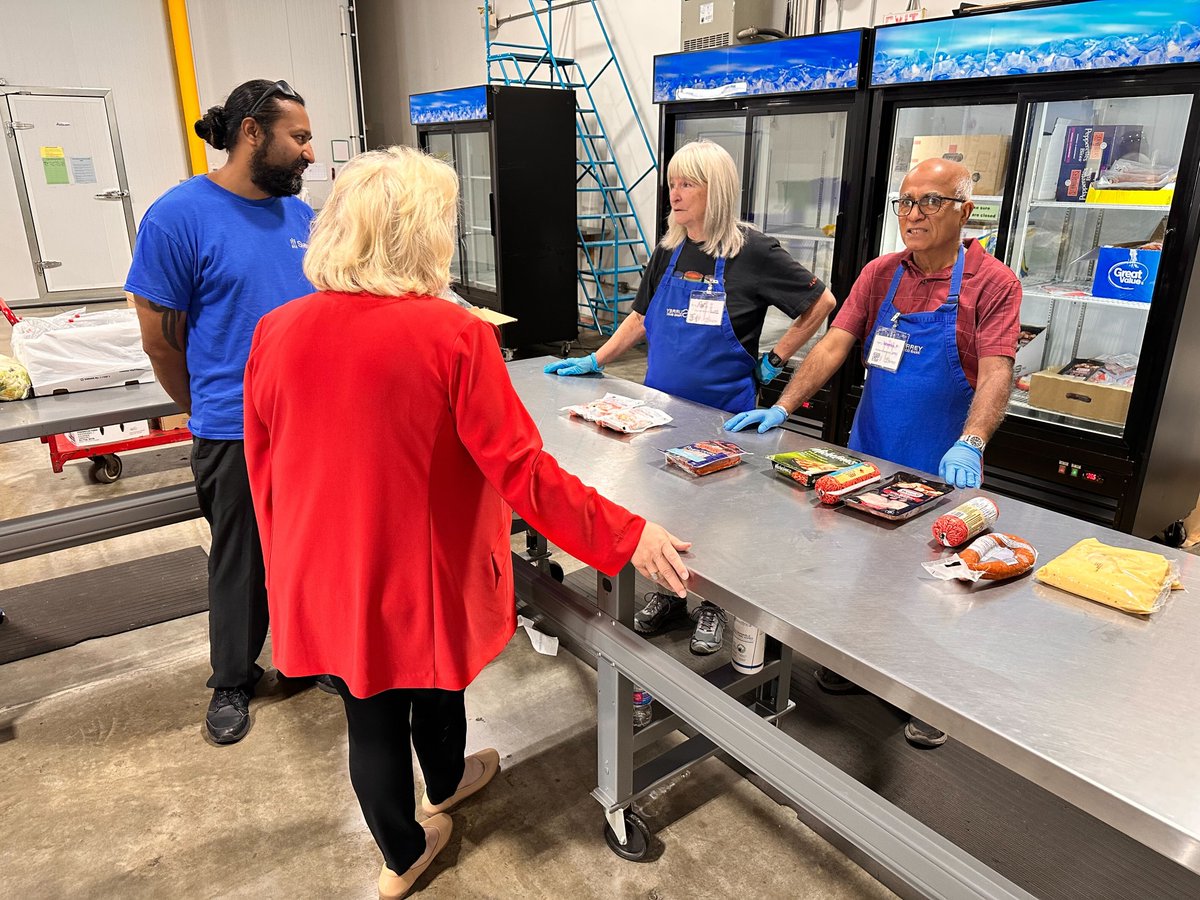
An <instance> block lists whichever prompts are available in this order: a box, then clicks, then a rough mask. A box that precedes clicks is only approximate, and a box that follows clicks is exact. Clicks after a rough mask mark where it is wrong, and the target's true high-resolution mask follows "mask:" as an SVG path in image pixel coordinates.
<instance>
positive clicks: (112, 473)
mask: <svg viewBox="0 0 1200 900" xmlns="http://www.w3.org/2000/svg"><path fill="white" fill-rule="evenodd" d="M91 460H92V480H93V481H96V482H99V483H100V484H112V483H113V482H114V481H116V480H117V479H118V478H120V477H121V469H122V468H123V465H122V463H121V457H119V456H117V454H115V453H108V454H106V455H104V456H93V457H91Z"/></svg>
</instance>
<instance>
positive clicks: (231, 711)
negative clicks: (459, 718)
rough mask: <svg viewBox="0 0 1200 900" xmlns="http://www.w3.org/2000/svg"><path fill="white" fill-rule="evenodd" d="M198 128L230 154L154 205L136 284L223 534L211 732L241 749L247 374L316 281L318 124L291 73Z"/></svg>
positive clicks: (254, 575) (246, 90)
mask: <svg viewBox="0 0 1200 900" xmlns="http://www.w3.org/2000/svg"><path fill="white" fill-rule="evenodd" d="M194 127H195V129H196V133H197V134H198V135H199V136H200V137H201V138H203V139H204V140H205V141H206V142H207V143H209V144H211V145H212V146H213V147H214V148H216V149H217V150H225V151H227V152H228V154H229V156H228V159H227V160H226V162H225V164H224V165H223V166H222V167H221V168H220V169H218V170H216V171H215V172H212V173H210V174H208V175H197V176H195V177H194V178H190V179H188V180H187V181H185V182H184V183H182V184H180V185H178V186H176V187H173V188H171V190H169V191H167V192H166V193H165V194H163V195H162V196H161V197H159V198H158V200H156V201H155V203H154V205H153V206H151V207H150V209H148V210H147V211H146V215H145V216H144V217H143V219H142V223H141V227H140V228H139V230H138V236H137V246H136V248H135V250H134V254H133V265H132V266H131V267H130V270H129V276H128V278H127V280H126V282H125V290H126V292H127V293H128V294H129V295H130V296H131V297H132V300H133V302H134V304H135V306H136V307H137V310H138V318H139V321H140V323H141V329H142V345H143V346H144V347H145V350H146V353H147V354H148V355H149V357H150V360H151V362H152V363H153V364H154V373H155V375H156V376H157V378H158V380H159V382H160V383H161V384H162V386H163V388H164V389H165V390H166V392H167V393H168V394H170V395H171V398H172V399H173V400H175V402H176V403H178V404H179V407H180V409H182V410H183V411H184V412H187V413H190V414H191V420H190V421H189V423H188V427H189V428H190V429H191V431H192V434H193V436H194V441H193V444H192V472H193V473H194V474H195V476H196V493H197V495H198V497H199V501H200V509H201V511H202V512H203V513H204V517H205V518H206V519H207V520H208V523H209V526H210V528H211V530H212V548H211V550H210V551H209V562H208V599H209V628H208V634H209V655H210V659H211V662H212V677H211V678H210V679H209V680H208V686H209V687H211V688H213V696H212V701H211V702H210V703H209V706H208V712H207V714H206V716H205V728H206V730H207V732H208V735H209V737H210V738H212V740H213V741H214V742H216V743H218V744H231V743H234V742H236V741H239V740H241V739H242V737H244V736H245V734H246V732H247V731H248V730H249V728H250V697H251V695H252V693H253V691H254V686H255V683H256V682H257V681H258V679H259V678H261V677H262V674H263V670H262V669H261V668H260V667H259V666H258V665H257V664H256V663H255V660H256V659H257V658H258V654H259V653H260V652H261V651H262V647H263V642H264V641H265V640H266V636H267V621H268V613H267V592H266V583H265V570H264V566H263V559H262V547H261V545H260V544H259V538H258V528H257V525H256V524H255V520H254V507H253V505H252V502H251V498H250V486H249V481H248V479H247V476H246V460H245V456H244V454H243V447H242V437H243V431H242V378H243V374H244V371H245V367H246V358H247V356H248V355H249V353H250V340H251V338H252V337H253V336H254V328H255V326H256V325H257V324H258V320H259V319H260V318H261V317H262V316H263V315H264V314H266V313H268V312H270V311H271V310H272V309H275V308H276V307H277V306H280V305H282V304H284V303H286V302H287V301H288V300H291V299H294V298H296V297H301V296H303V295H305V294H309V293H312V290H313V289H312V286H311V285H310V284H309V283H308V281H307V279H305V277H304V273H303V271H302V269H301V263H302V261H303V259H304V250H305V248H306V247H307V246H308V232H309V226H310V224H311V222H312V218H313V211H312V208H311V207H310V206H309V205H308V204H307V203H305V202H304V201H302V200H300V199H298V198H297V197H296V196H295V195H296V194H298V193H299V192H300V189H301V187H302V186H303V183H302V178H301V176H302V174H303V172H304V170H305V168H306V167H307V166H308V165H309V164H310V163H311V162H312V161H313V150H312V131H311V126H310V124H309V119H308V113H307V112H306V111H305V108H304V99H303V98H302V97H301V96H300V95H299V94H297V93H296V92H295V91H294V90H292V88H291V87H290V86H289V85H288V84H287V82H285V81H276V82H274V83H272V82H269V81H263V80H255V81H248V82H246V83H245V84H243V85H240V86H239V87H237V88H236V89H235V90H234V91H233V92H232V93H231V94H230V95H229V98H228V99H227V100H226V101H225V105H224V106H214V107H212V108H211V109H209V111H208V112H207V113H206V114H205V116H204V118H202V119H200V120H199V121H198V122H196V124H195V126H194Z"/></svg>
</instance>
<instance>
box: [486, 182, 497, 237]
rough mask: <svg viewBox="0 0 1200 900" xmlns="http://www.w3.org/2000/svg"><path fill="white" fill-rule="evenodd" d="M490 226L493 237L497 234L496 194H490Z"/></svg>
mask: <svg viewBox="0 0 1200 900" xmlns="http://www.w3.org/2000/svg"><path fill="white" fill-rule="evenodd" d="M488 227H489V228H491V229H492V237H495V236H496V195H495V194H492V193H489V194H488Z"/></svg>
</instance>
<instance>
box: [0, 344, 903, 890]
mask: <svg viewBox="0 0 1200 900" xmlns="http://www.w3.org/2000/svg"><path fill="white" fill-rule="evenodd" d="M0 352H3V350H2V348H0ZM638 365H639V360H638V354H631V358H630V360H629V361H628V362H627V363H625V364H624V365H623V367H621V368H618V367H614V369H613V374H624V375H625V376H626V377H637V378H638V379H639V380H640V372H638ZM640 365H641V366H642V367H643V369H642V370H643V371H644V362H643V363H640ZM186 456H187V448H186V446H175V447H167V448H162V449H157V450H148V451H141V452H139V453H131V454H127V455H126V456H125V457H124V462H125V475H124V476H123V477H122V479H121V480H120V481H118V482H117V483H116V484H113V485H107V486H101V485H95V484H92V483H91V482H90V481H89V480H88V478H87V474H86V472H87V464H86V463H74V464H69V465H68V467H67V470H66V471H65V472H64V473H62V474H61V475H53V474H52V473H51V472H50V467H49V460H48V456H47V454H46V450H45V448H44V447H43V446H42V445H41V444H40V443H38V442H36V441H31V442H24V443H20V444H9V445H0V518H11V517H14V516H18V515H27V514H30V513H33V512H37V511H42V510H47V509H53V508H57V507H62V506H67V505H70V504H72V503H77V502H84V501H87V500H94V499H99V498H101V497H105V496H111V495H113V494H117V493H122V492H127V491H136V490H145V489H147V488H150V487H155V486H159V485H163V484H169V483H175V482H179V481H184V480H188V479H189V478H190V472H189V471H188V469H187V463H186ZM207 542H208V535H207V528H206V526H205V525H204V524H203V522H201V521H195V522H190V523H184V524H181V525H176V526H172V527H170V528H163V529H159V530H156V531H151V532H145V533H143V534H139V535H131V536H127V537H123V538H117V539H114V540H110V541H105V542H102V543H98V544H94V545H91V546H88V547H82V548H76V549H73V550H67V551H62V552H59V553H55V554H51V555H49V556H44V557H39V558H35V559H31V560H24V561H21V562H17V563H10V564H7V565H3V566H0V590H2V589H8V588H19V587H20V586H22V585H26V584H32V583H35V582H38V581H42V580H45V579H48V578H52V577H56V576H59V575H65V574H70V573H73V572H82V571H90V570H94V569H99V568H101V567H103V566H107V565H111V564H113V563H116V562H121V561H124V560H129V559H138V558H142V557H147V556H153V555H156V554H159V553H163V552H167V551H169V550H175V549H180V548H183V547H189V546H200V547H204V548H207ZM268 659H269V647H268V649H267V651H265V652H264V660H263V663H264V664H267V660H268ZM207 675H208V668H207V616H206V615H197V616H191V617H188V618H184V619H178V620H175V621H172V622H167V623H164V624H161V625H155V626H151V627H147V628H142V629H140V630H138V631H134V632H130V633H126V634H122V635H117V636H114V637H109V638H102V639H98V640H93V641H88V642H86V643H83V644H79V645H77V646H75V647H71V648H68V649H65V650H59V651H56V652H54V653H49V654H44V655H42V656H38V657H33V658H30V659H25V660H20V661H18V662H14V663H10V664H8V665H6V666H3V668H2V669H0V845H2V846H3V859H4V862H3V864H2V865H0V897H13V898H59V897H68V896H87V897H121V898H141V897H146V898H160V897H188V898H193V897H195V898H200V897H255V898H258V897H270V898H275V897H279V898H283V897H286V898H295V900H300V898H329V897H339V898H342V897H344V898H354V897H373V896H375V888H374V884H375V878H376V876H377V874H378V868H379V864H380V858H379V855H378V851H377V850H376V849H375V846H374V843H373V841H372V840H371V837H370V834H369V833H368V832H367V829H366V827H365V825H364V824H363V822H362V819H361V816H360V814H359V810H358V807H357V804H356V802H355V799H354V795H353V793H352V791H351V789H350V784H349V780H348V776H347V770H346V734H345V723H344V719H343V717H342V714H341V709H340V704H339V702H338V700H337V699H336V698H335V697H332V696H330V695H327V694H324V693H322V692H320V691H316V690H306V691H302V692H299V693H294V694H292V693H289V692H288V691H287V690H285V689H284V688H283V687H282V686H280V685H279V684H278V683H277V682H276V681H275V679H274V674H273V673H270V674H269V675H268V676H267V678H265V679H264V682H263V685H262V687H261V690H260V694H259V696H258V697H257V698H256V699H255V701H254V702H253V704H252V707H251V710H252V715H253V717H254V724H253V727H252V729H251V731H250V733H249V735H248V736H247V737H246V738H245V739H244V740H243V741H242V742H241V743H239V744H236V745H233V746H230V747H223V748H219V747H215V746H212V745H210V744H208V743H206V742H205V741H204V740H203V739H202V736H201V720H202V717H203V715H204V710H205V707H206V705H207V702H208V698H209V691H208V690H207V689H206V688H205V687H204V681H205V679H206V677H207ZM467 708H468V720H469V725H470V729H469V737H468V743H469V747H470V748H478V747H483V746H489V745H490V746H495V747H497V748H498V749H499V750H500V753H501V756H502V766H503V772H502V774H501V776H500V777H499V778H498V779H497V781H496V783H494V784H493V785H492V786H490V787H489V788H488V789H487V791H486V792H484V793H483V794H481V795H479V797H478V798H476V799H474V800H472V801H471V802H469V803H467V804H465V805H464V806H463V807H462V808H461V809H460V810H459V811H456V812H455V813H454V820H455V832H454V836H453V838H452V841H451V844H450V846H449V848H448V849H447V850H446V851H445V852H444V853H443V854H442V856H441V857H439V859H438V860H437V862H436V863H435V865H434V866H433V867H432V868H431V870H430V872H429V874H427V876H426V877H425V878H424V879H422V881H421V883H420V887H421V890H420V892H419V895H420V896H425V897H454V898H474V897H478V898H492V897H547V898H551V897H554V898H557V897H566V896H571V897H579V898H587V897H597V898H598V897H606V898H607V897H614V896H615V897H639V898H655V900H667V898H675V897H679V898H682V897H725V896H731V895H734V894H743V895H747V896H752V897H805V898H829V900H857V898H884V897H891V896H893V895H892V894H891V893H890V892H889V891H888V890H886V889H885V888H884V887H883V886H881V885H880V884H879V883H878V882H876V881H875V880H873V879H872V878H871V877H870V876H869V875H867V874H866V873H865V872H864V871H862V870H861V869H859V868H858V867H857V866H856V865H855V864H854V863H852V862H851V861H850V860H849V859H847V858H846V857H845V856H843V855H842V854H841V853H840V852H838V851H837V850H836V849H834V848H833V847H832V846H830V845H829V844H828V843H826V842H825V841H824V840H822V839H821V838H819V837H818V836H817V835H815V834H814V833H813V832H812V831H810V830H809V829H808V828H807V827H805V826H804V825H802V824H801V823H800V822H799V821H798V819H797V817H796V814H795V813H794V812H793V811H792V810H790V809H788V808H786V807H784V806H780V805H777V804H776V803H775V802H773V801H772V800H771V799H769V798H768V797H767V796H766V795H765V794H764V793H762V792H761V791H760V790H758V789H757V788H756V787H755V786H754V785H753V784H752V783H751V781H749V780H748V779H747V778H745V777H743V776H742V775H741V774H740V773H739V772H737V771H736V770H735V769H734V768H732V767H731V766H729V765H727V764H726V763H725V762H723V761H722V760H721V759H720V758H714V759H710V760H708V761H707V762H705V763H703V764H702V765H700V766H698V767H696V768H694V769H693V770H691V772H690V775H689V776H688V777H687V778H684V779H683V780H682V781H681V782H680V783H679V784H678V785H677V786H676V787H675V788H674V789H672V790H671V791H670V792H669V793H668V794H666V795H665V796H663V797H660V798H658V799H656V800H653V801H649V802H648V803H646V804H644V805H642V807H641V812H642V813H643V814H644V815H645V816H646V818H647V820H648V821H649V823H650V825H651V827H652V829H653V830H654V831H655V833H656V835H657V836H658V837H659V838H660V839H661V841H662V843H663V852H662V854H661V856H660V857H659V858H658V859H656V860H654V861H652V862H648V863H643V864H635V863H629V862H624V861H621V860H619V859H617V858H616V857H615V856H614V855H613V854H612V853H611V852H610V851H609V850H608V849H607V847H606V845H605V843H604V841H603V838H602V836H601V830H602V825H603V821H602V817H601V815H600V808H599V805H598V804H597V803H596V801H595V800H593V799H592V798H591V797H590V796H589V791H590V790H591V789H592V787H594V785H595V768H596V756H595V727H594V722H595V678H594V675H593V673H592V671H591V670H590V669H589V668H588V667H587V666H585V665H583V664H582V663H580V662H579V661H577V660H575V659H574V658H573V657H571V656H570V655H569V654H566V653H563V654H561V655H560V656H559V657H556V658H548V657H544V656H539V655H537V654H535V653H534V652H533V651H532V650H531V649H530V647H529V644H528V640H527V639H526V638H525V636H524V634H523V633H518V635H517V636H516V637H515V638H514V639H513V641H512V642H511V643H510V645H509V646H508V648H507V649H506V650H505V652H504V653H503V654H501V656H500V657H499V658H498V659H497V660H496V661H495V662H494V663H493V664H492V665H491V666H489V667H488V668H487V669H486V670H485V671H484V672H483V674H482V675H481V676H480V677H479V679H478V680H477V681H476V683H475V684H474V685H473V686H472V687H471V689H470V690H468V692H467ZM417 789H418V791H420V790H421V788H420V786H419V785H418V788H417Z"/></svg>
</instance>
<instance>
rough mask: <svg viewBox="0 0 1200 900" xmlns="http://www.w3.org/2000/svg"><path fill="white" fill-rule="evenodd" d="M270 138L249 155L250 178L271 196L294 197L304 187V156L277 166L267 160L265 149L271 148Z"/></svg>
mask: <svg viewBox="0 0 1200 900" xmlns="http://www.w3.org/2000/svg"><path fill="white" fill-rule="evenodd" d="M271 142H272V141H271V138H269V137H268V139H267V140H266V141H265V142H263V143H262V144H260V145H259V147H258V149H257V150H255V151H254V153H253V154H252V155H251V156H250V180H251V181H253V182H254V185H255V187H257V188H258V189H259V190H262V191H266V192H267V193H268V194H270V195H271V196H272V197H294V196H296V194H298V193H300V190H301V188H303V187H304V177H303V173H304V170H305V169H307V168H308V163H307V162H305V160H304V157H302V156H298V157H296V160H295V161H294V162H292V163H289V164H288V165H286V166H277V165H274V164H272V163H269V162H267V151H269V150H270V149H271Z"/></svg>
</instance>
